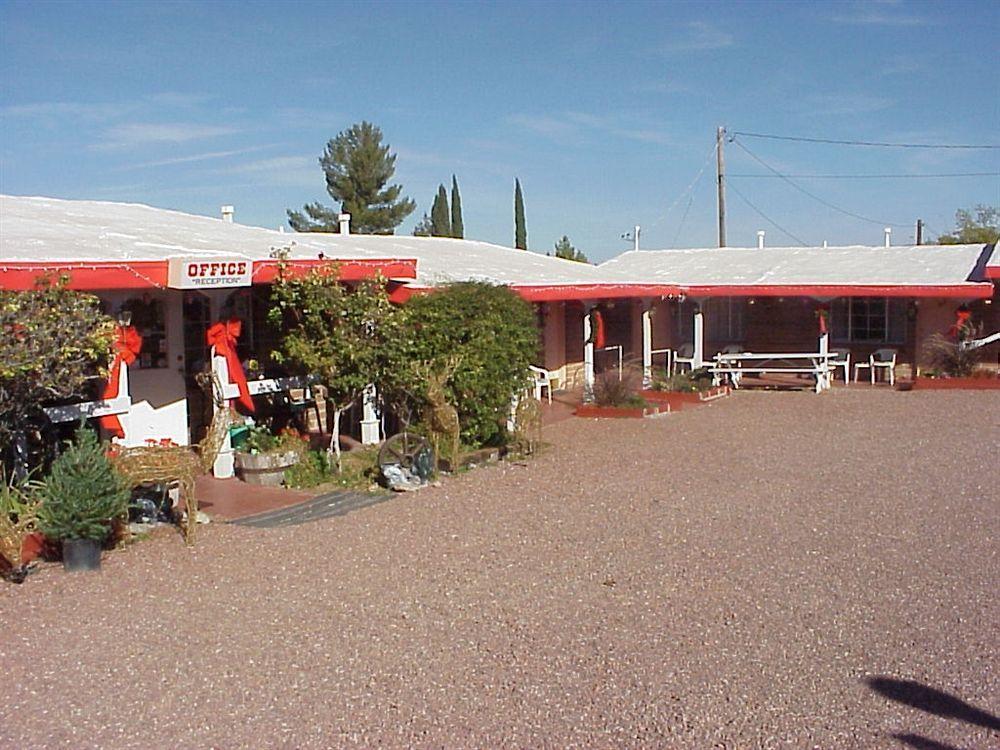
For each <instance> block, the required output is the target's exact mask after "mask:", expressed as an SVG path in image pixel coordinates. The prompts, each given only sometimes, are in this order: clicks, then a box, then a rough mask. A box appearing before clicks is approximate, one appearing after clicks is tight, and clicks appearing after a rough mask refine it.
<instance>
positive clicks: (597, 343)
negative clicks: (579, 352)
mask: <svg viewBox="0 0 1000 750" xmlns="http://www.w3.org/2000/svg"><path fill="white" fill-rule="evenodd" d="M591 315H593V321H594V336H593V340H594V347H595V348H596V349H603V348H604V347H605V346H607V345H608V340H607V337H606V336H605V333H604V316H603V315H601V311H600V310H594V312H593V313H591Z"/></svg>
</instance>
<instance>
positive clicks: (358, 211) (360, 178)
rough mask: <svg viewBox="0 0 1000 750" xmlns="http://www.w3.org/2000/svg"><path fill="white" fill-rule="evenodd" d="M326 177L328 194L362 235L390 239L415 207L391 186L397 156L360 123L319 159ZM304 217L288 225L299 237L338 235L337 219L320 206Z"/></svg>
mask: <svg viewBox="0 0 1000 750" xmlns="http://www.w3.org/2000/svg"><path fill="white" fill-rule="evenodd" d="M319 163H320V166H321V167H323V172H324V173H325V174H326V191H327V192H328V193H329V194H330V197H331V198H333V199H334V201H337V202H339V203H340V210H341V211H344V212H347V213H349V214H350V215H351V230H352V231H354V232H356V233H358V234H392V232H393V231H394V230H395V228H396V227H397V226H399V224H400V222H402V221H403V219H405V218H406V217H407V216H409V215H410V213H412V212H413V209H414V208H416V203H414V202H413V201H412V200H410V199H409V198H406V197H400V193H402V191H403V188H402V186H400V185H388V182H389V180H390V179H392V176H393V174H394V173H395V171H396V155H395V154H390V153H389V146H388V145H385V146H383V145H382V131H381V130H380V129H379V128H378V127H376V126H375V125H372V124H371V123H370V122H361V123H357V124H355V125H352V126H351V127H350V128H348V129H347V130H344V131H342V132H341V133H339V134H338V135H337V137H336V138H333V139H331V140H330V141H329V142H328V143H327V144H326V149H325V150H324V151H323V155H322V156H321V157H320V158H319ZM303 211H304V213H303V212H300V211H292V210H289V211H288V223H289V225H291V227H292V229H294V230H295V231H297V232H336V231H338V225H337V213H338V211H337V210H335V209H333V208H327V207H326V206H323V205H321V204H320V203H309V204H307V205H306V206H304V207H303Z"/></svg>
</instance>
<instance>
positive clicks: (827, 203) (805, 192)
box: [732, 138, 910, 227]
mask: <svg viewBox="0 0 1000 750" xmlns="http://www.w3.org/2000/svg"><path fill="white" fill-rule="evenodd" d="M732 143H735V144H736V145H737V146H739V147H740V148H741V149H743V150H744V151H746V152H747V154H749V155H750V156H751V157H752V158H753V159H755V160H756V161H757V162H759V163H760V164H761V165H763V166H764V167H765V168H766V169H767V170H768V171H770V172H772V173H774V175H775V176H777V177H780V178H781V179H782V180H784V181H785V182H787V183H788V184H789V185H791V186H792V187H793V188H795V189H796V190H798V191H799V192H800V193H802V194H803V195H807V196H809V197H810V198H812V199H813V200H814V201H817V202H819V203H822V204H823V205H824V206H826V207H827V208H832V209H833V210H834V211H838V212H840V213H842V214H844V215H845V216H851V217H853V218H855V219H861V220H862V221H867V222H869V223H870V224H876V225H879V226H883V227H885V226H890V227H909V226H910V225H909V224H899V223H894V222H891V221H879V220H878V219H872V218H871V217H868V216H862V215H861V214H856V213H854V212H853V211H848V210H847V209H846V208H841V207H840V206H837V205H834V204H833V203H830V201H828V200H825V199H824V198H820V197H819V196H818V195H816V194H815V193H811V192H809V191H808V190H806V189H805V188H804V187H802V186H801V185H799V184H798V183H797V182H793V181H792V180H790V179H789V178H788V175H785V174H782V173H781V172H779V171H778V170H777V169H775V168H774V167H772V166H771V165H770V164H768V163H767V162H766V161H764V160H763V159H761V158H760V157H759V156H757V154H755V153H754V152H753V151H751V150H750V149H748V148H747V147H746V146H744V145H743V144H742V143H740V142H739V141H738V140H736V139H735V138H733V139H732Z"/></svg>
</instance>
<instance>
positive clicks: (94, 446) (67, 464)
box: [38, 425, 131, 542]
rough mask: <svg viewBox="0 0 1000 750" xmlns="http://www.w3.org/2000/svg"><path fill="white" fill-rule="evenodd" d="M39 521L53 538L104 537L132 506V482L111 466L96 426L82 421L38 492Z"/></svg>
mask: <svg viewBox="0 0 1000 750" xmlns="http://www.w3.org/2000/svg"><path fill="white" fill-rule="evenodd" d="M39 494H40V496H41V500H42V504H41V506H40V507H39V509H38V526H39V528H40V529H41V530H42V532H43V533H44V534H45V535H46V536H48V537H51V538H52V539H93V540H95V541H98V542H99V541H103V540H104V538H105V537H106V536H107V535H108V532H109V531H110V530H111V521H112V520H114V519H115V518H118V517H120V516H123V515H125V513H126V511H127V510H128V501H129V496H130V495H131V491H130V487H129V486H128V484H127V483H126V482H125V480H123V479H122V478H121V477H120V476H119V475H118V474H117V473H116V472H115V470H114V469H113V468H112V466H111V462H110V461H109V460H108V457H107V455H106V454H105V452H104V446H103V445H101V442H100V441H99V440H98V439H97V435H96V434H95V433H94V432H93V430H90V429H88V428H87V427H86V426H85V425H81V426H80V429H78V430H77V433H76V439H75V440H74V441H73V444H72V445H70V447H69V448H67V449H66V450H65V451H64V452H63V453H62V454H61V455H60V456H59V457H58V458H56V460H55V461H53V462H52V468H51V469H50V470H49V475H48V476H47V477H46V478H45V481H44V482H43V483H42V485H41V489H40V491H39Z"/></svg>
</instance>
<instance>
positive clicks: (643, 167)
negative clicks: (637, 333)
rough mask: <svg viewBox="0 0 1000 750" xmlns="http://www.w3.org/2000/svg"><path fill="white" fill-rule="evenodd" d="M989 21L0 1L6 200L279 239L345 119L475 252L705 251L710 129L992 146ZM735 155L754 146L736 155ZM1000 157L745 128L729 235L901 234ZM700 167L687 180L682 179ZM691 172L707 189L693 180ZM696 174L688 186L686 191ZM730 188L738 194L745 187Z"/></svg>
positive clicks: (630, 9) (997, 168) (636, 9)
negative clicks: (217, 220)
mask: <svg viewBox="0 0 1000 750" xmlns="http://www.w3.org/2000/svg"><path fill="white" fill-rule="evenodd" d="M998 32H1000V3H996V2H982V3H980V2H949V3H917V2H877V3H853V2H842V3H791V2H787V3H764V2H758V3H640V2H632V3H612V2H592V3H566V4H563V3H494V4H486V3H431V2H427V3H417V2H408V3H332V2H329V3H307V2H283V3H225V2H205V3H199V2H191V3H173V2H155V3H146V2H141V1H138V0H136V1H135V2H128V3H114V2H100V3H98V2H90V3H72V2H58V3H57V2H8V1H3V2H0V84H2V85H0V117H2V121H0V124H2V130H0V136H2V137H0V191H2V192H5V193H12V194H19V195H50V196H58V197H65V198H89V199H99V200H116V201H131V202H141V203H149V204H151V205H155V206H161V207H166V208H176V209H179V210H183V211H189V212H192V213H200V214H207V215H213V216H214V215H218V208H219V206H220V205H221V204H223V203H232V204H235V206H236V217H237V221H240V222H243V223H248V224H257V225H262V226H269V227H276V226H278V225H279V224H282V223H284V216H285V209H286V208H289V207H291V208H300V207H301V206H302V204H303V203H305V202H308V201H314V200H323V201H324V202H325V203H328V204H329V203H330V200H329V197H328V196H327V195H326V193H325V190H324V182H323V176H322V172H321V170H320V168H319V166H318V164H317V161H316V159H317V157H318V156H319V154H320V153H321V151H322V149H323V146H324V144H325V143H326V141H327V140H328V139H329V138H331V137H333V136H334V135H336V133H338V132H339V131H341V130H343V129H344V128H346V127H348V126H350V125H351V124H352V123H354V122H357V121H359V120H362V119H368V120H370V121H373V122H375V123H376V124H378V125H379V126H380V127H381V128H382V130H383V131H384V133H385V136H386V140H387V141H388V142H389V143H390V144H391V146H392V148H393V150H394V151H395V152H396V153H397V154H398V160H397V171H396V178H397V181H398V182H401V183H402V184H403V186H404V193H405V194H406V195H409V196H410V197H412V198H414V199H415V200H416V201H417V204H418V209H417V211H416V212H415V213H414V214H413V215H412V216H411V217H410V218H409V219H407V221H406V222H404V224H403V225H402V226H401V228H400V230H399V231H400V232H401V233H407V234H408V233H409V232H410V231H411V230H412V227H413V224H414V223H415V222H416V220H417V219H419V217H420V215H421V214H422V213H423V212H424V211H428V212H429V209H430V203H431V201H432V199H433V196H434V193H435V191H436V188H437V185H438V183H440V182H444V183H446V184H447V183H449V181H450V179H451V175H452V173H455V174H457V176H458V180H459V184H460V187H461V191H462V201H463V207H464V216H465V227H466V236H467V237H472V238H476V239H483V240H487V241H492V242H497V243H499V244H505V245H509V244H512V242H513V216H512V214H513V208H512V203H513V183H514V178H515V177H519V178H520V180H521V183H522V185H523V188H524V194H525V204H526V213H527V224H528V240H529V246H530V247H531V249H533V250H538V251H543V252H544V251H546V250H550V249H551V248H552V245H553V243H554V242H555V241H556V239H558V238H559V237H560V236H561V235H562V234H568V235H569V237H570V239H571V240H572V241H573V243H574V244H575V245H576V246H577V247H578V248H580V249H581V250H583V251H584V252H586V253H587V254H588V255H590V257H591V258H592V259H603V258H607V257H610V256H612V255H614V254H616V253H618V252H620V251H621V250H623V249H626V248H627V247H628V245H627V243H625V242H624V241H622V240H621V239H620V235H621V234H622V233H623V232H626V231H628V230H630V228H631V227H632V225H634V224H640V225H642V227H643V234H642V244H643V246H644V247H649V248H653V247H672V246H679V247H686V246H706V245H708V246H711V245H714V244H715V241H716V220H715V211H716V203H715V192H714V190H715V187H714V178H715V166H714V159H713V158H712V150H713V146H714V141H715V129H716V127H717V126H719V125H724V126H726V127H727V128H728V129H729V130H730V131H745V132H759V133H772V134H788V135H797V136H813V137H822V138H832V139H847V140H877V141H893V142H895V141H901V142H929V143H954V144H997V143H1000V132H998V131H1000V64H998V59H1000V58H998V48H997V39H998ZM741 145H742V146H743V147H744V148H746V149H748V150H749V153H748V152H747V151H744V150H743V148H741V147H740V146H741ZM751 153H753V154H755V155H756V156H758V157H759V158H760V159H761V160H763V162H764V163H766V164H768V165H770V166H771V167H773V168H774V169H775V170H778V171H779V172H782V173H785V174H792V175H816V174H952V173H970V172H992V173H996V172H1000V150H996V149H994V150H918V149H876V148H849V147H843V146H834V145H823V144H807V143H796V142H784V141H771V140H760V139H752V138H749V137H743V136H738V137H737V142H735V143H728V144H727V146H726V160H727V168H728V171H729V173H730V174H732V175H733V177H732V178H731V180H730V184H731V186H732V187H733V188H734V189H735V190H738V191H739V193H740V195H737V194H736V193H735V192H734V190H733V189H731V190H730V192H729V196H728V207H729V244H731V245H741V244H742V245H751V244H753V243H754V242H755V233H756V230H758V229H765V230H766V231H767V235H768V244H798V243H797V242H796V241H795V240H793V239H790V237H789V236H788V235H785V234H783V233H782V231H780V230H779V229H777V228H776V227H775V226H774V225H773V224H770V223H769V222H768V220H765V219H764V218H763V217H762V216H761V215H760V214H758V213H756V212H755V211H754V209H752V208H751V207H750V206H749V205H748V204H747V203H746V202H744V199H746V200H747V201H749V202H750V203H752V204H753V205H755V206H756V207H757V209H759V210H760V211H761V212H762V213H763V214H765V215H766V216H767V217H768V218H769V219H770V220H771V221H773V222H775V223H776V224H778V225H780V226H781V227H782V229H784V230H787V232H789V233H790V234H791V235H793V236H794V237H796V238H797V239H799V240H801V241H803V242H806V243H809V244H819V243H821V242H822V241H823V240H824V239H825V240H828V241H830V242H831V243H854V242H859V243H867V244H879V243H880V242H881V237H882V229H881V226H882V225H883V224H884V223H885V222H889V223H892V224H898V225H899V226H897V227H896V228H895V229H894V235H893V236H894V239H895V240H897V241H899V242H906V241H910V240H911V239H912V236H913V228H912V224H913V222H914V220H915V219H916V218H918V217H920V218H923V219H924V221H925V222H926V224H927V226H928V228H929V232H930V233H932V234H933V235H936V234H937V233H940V232H945V231H948V230H950V229H951V227H952V225H953V217H954V211H955V209H956V208H960V207H967V206H972V205H973V204H976V203H991V204H993V205H1000V178H998V177H996V176H985V177H953V178H924V179H895V178H894V179H864V180H862V179H850V180H840V179H820V178H815V177H803V178H795V179H794V182H795V183H796V184H798V185H800V186H801V187H803V188H804V189H805V190H807V191H809V192H811V193H813V194H814V195H815V196H816V197H817V198H819V199H822V201H825V202H826V203H829V204H833V205H834V206H837V207H838V208H840V209H843V210H846V211H848V212H850V213H854V214H858V215H861V216H864V217H865V218H866V219H870V220H871V221H865V220H862V219H859V218H855V217H852V216H848V215H846V214H844V213H839V212H837V211H836V210H834V209H832V208H830V207H829V206H827V205H824V203H822V202H820V201H819V200H816V199H814V198H813V197H810V196H807V195H805V194H804V193H803V192H800V191H798V190H796V188H795V187H793V186H792V185H789V184H788V183H787V182H785V181H783V180H781V179H778V178H775V177H771V178H754V177H739V176H738V175H748V174H767V173H768V171H767V169H766V168H765V166H763V165H762V164H761V163H760V162H757V161H755V160H754V159H753V158H752V157H751V155H750V154H751ZM699 175H700V178H699ZM696 178H698V179H697V180H696ZM692 183H694V185H693V187H690V186H691V185H692ZM741 196H742V197H741Z"/></svg>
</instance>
